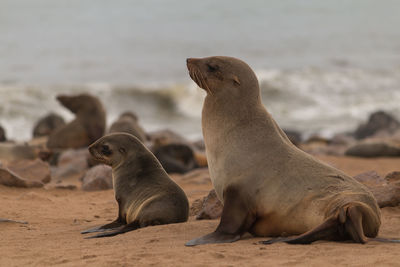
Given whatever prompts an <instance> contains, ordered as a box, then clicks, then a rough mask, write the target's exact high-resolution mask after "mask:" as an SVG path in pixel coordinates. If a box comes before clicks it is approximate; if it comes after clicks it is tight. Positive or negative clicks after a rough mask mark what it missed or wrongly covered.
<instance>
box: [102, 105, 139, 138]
mask: <svg viewBox="0 0 400 267" xmlns="http://www.w3.org/2000/svg"><path fill="white" fill-rule="evenodd" d="M108 132H109V133H117V132H123V133H129V134H131V135H133V136H136V137H137V138H138V139H139V140H140V141H141V142H145V141H146V140H147V135H146V133H145V131H144V130H143V128H142V127H141V126H140V125H139V119H138V117H137V116H136V114H134V113H133V112H130V111H126V112H124V113H122V114H121V115H120V116H119V118H118V119H117V120H116V121H115V122H114V123H113V124H111V126H110V129H109V131H108Z"/></svg>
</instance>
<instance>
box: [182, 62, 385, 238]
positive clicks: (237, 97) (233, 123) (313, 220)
mask: <svg viewBox="0 0 400 267" xmlns="http://www.w3.org/2000/svg"><path fill="white" fill-rule="evenodd" d="M187 67H188V70H189V75H190V77H191V78H192V79H193V80H194V81H195V82H196V83H197V85H198V86H199V87H201V88H203V89H204V90H205V91H206V92H207V96H206V98H205V101H204V105H203V111H202V128H203V135H204V141H205V145H206V153H207V159H208V164H209V170H210V176H211V180H212V182H213V185H214V188H215V190H216V193H217V195H218V197H219V198H220V200H221V201H222V202H223V204H224V208H223V211H222V216H221V221H220V224H219V225H218V227H217V229H216V230H215V232H213V233H211V234H208V235H205V236H203V237H200V238H197V239H194V240H191V241H189V242H188V243H186V245H187V246H194V245H200V244H207V243H227V242H234V241H236V240H238V239H240V237H241V235H242V234H243V233H245V232H250V233H251V234H253V235H255V236H276V237H278V236H290V235H300V236H298V237H292V238H284V239H282V238H279V239H273V240H272V241H267V242H266V243H274V242H278V241H285V242H288V243H302V244H306V243H307V244H308V243H311V242H313V241H316V240H321V239H324V240H353V241H354V242H360V243H365V242H367V240H368V239H369V238H374V237H376V236H377V234H378V230H379V227H380V224H381V220H380V210H379V207H378V205H377V203H376V200H375V198H374V197H373V195H372V194H371V193H370V192H369V191H368V190H367V188H366V187H365V186H364V185H362V184H360V183H358V182H357V181H356V180H354V179H353V178H351V177H349V176H348V175H346V174H344V173H343V172H341V171H339V170H337V169H335V168H333V167H330V166H328V165H326V164H324V163H322V162H320V161H318V160H316V159H314V158H313V157H311V156H310V155H308V154H306V153H305V152H303V151H301V150H299V149H298V148H297V147H295V146H294V145H293V144H292V143H291V142H290V141H289V139H288V138H287V136H286V135H285V133H284V132H283V131H282V130H281V128H279V127H278V125H277V124H276V122H275V121H274V120H273V119H272V117H271V116H270V114H269V113H268V112H267V111H266V109H265V108H264V106H263V104H262V102H261V96H260V89H259V84H258V80H257V77H256V75H255V74H254V72H253V71H252V69H251V68H250V67H249V66H248V65H247V64H246V63H245V62H243V61H241V60H239V59H236V58H231V57H208V58H200V59H195V58H189V59H187Z"/></svg>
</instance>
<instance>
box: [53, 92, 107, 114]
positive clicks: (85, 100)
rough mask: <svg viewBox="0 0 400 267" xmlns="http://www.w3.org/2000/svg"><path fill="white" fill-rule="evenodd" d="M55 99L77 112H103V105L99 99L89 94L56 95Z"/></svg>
mask: <svg viewBox="0 0 400 267" xmlns="http://www.w3.org/2000/svg"><path fill="white" fill-rule="evenodd" d="M57 100H58V101H59V102H60V103H61V104H62V105H63V106H64V107H66V108H67V109H69V110H70V111H71V112H73V113H75V114H78V113H92V112H96V113H98V112H99V110H100V112H102V113H103V106H102V104H101V102H100V100H99V99H98V98H97V97H95V96H92V95H89V94H80V95H58V96H57Z"/></svg>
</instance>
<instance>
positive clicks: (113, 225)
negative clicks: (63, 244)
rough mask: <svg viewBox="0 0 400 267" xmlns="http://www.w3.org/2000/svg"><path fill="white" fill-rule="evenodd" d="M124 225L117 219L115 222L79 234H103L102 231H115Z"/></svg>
mask: <svg viewBox="0 0 400 267" xmlns="http://www.w3.org/2000/svg"><path fill="white" fill-rule="evenodd" d="M123 225H125V224H124V223H123V222H122V220H120V219H119V218H118V219H116V220H115V221H113V222H111V223H108V224H105V225H102V226H98V227H94V228H90V229H87V230H85V231H82V232H81V234H88V233H97V232H104V231H110V230H115V229H117V228H119V227H121V226H123Z"/></svg>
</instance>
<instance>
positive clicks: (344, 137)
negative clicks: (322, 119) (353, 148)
mask: <svg viewBox="0 0 400 267" xmlns="http://www.w3.org/2000/svg"><path fill="white" fill-rule="evenodd" d="M355 142H356V140H355V139H354V137H353V136H351V135H350V134H344V133H340V134H335V135H334V136H333V137H332V138H331V140H330V141H329V144H330V145H342V146H350V145H352V144H354V143H355Z"/></svg>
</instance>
